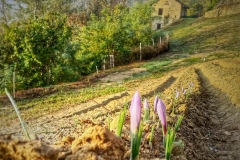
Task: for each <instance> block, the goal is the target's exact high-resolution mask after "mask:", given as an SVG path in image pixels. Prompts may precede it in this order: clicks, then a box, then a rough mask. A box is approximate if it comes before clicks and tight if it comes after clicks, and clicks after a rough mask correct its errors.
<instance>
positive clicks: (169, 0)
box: [152, 0, 189, 30]
mask: <svg viewBox="0 0 240 160" xmlns="http://www.w3.org/2000/svg"><path fill="white" fill-rule="evenodd" d="M153 7H154V8H155V11H154V13H153V15H152V16H153V17H154V20H153V22H152V29H153V30H155V29H160V28H162V27H163V26H166V25H168V24H171V23H173V22H174V21H175V20H177V19H180V18H182V17H186V15H187V9H188V8H189V7H188V6H187V5H185V4H184V3H182V2H180V1H179V0H159V1H157V2H156V3H154V4H153Z"/></svg>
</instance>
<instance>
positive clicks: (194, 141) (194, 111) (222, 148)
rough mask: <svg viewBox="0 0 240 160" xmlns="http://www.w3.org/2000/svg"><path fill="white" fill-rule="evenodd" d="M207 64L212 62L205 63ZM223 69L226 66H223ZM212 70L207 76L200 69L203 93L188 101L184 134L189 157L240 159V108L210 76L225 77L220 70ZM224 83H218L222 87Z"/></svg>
mask: <svg viewBox="0 0 240 160" xmlns="http://www.w3.org/2000/svg"><path fill="white" fill-rule="evenodd" d="M203 67H209V65H206V64H204V65H203ZM223 70H225V68H224V69H221V71H223ZM205 71H206V70H205ZM208 71H209V72H208V74H207V75H205V74H203V71H202V70H201V69H196V73H197V74H198V76H199V82H200V84H201V88H200V90H199V91H200V92H199V93H198V94H193V95H192V98H191V100H190V101H189V102H188V107H187V111H186V114H185V115H186V117H185V119H184V121H183V124H182V126H181V127H182V128H181V132H180V137H181V138H182V139H183V141H184V142H185V145H186V148H185V154H186V157H187V159H199V160H200V159H224V160H225V159H229V160H233V159H239V158H240V154H239V153H238V151H239V149H240V144H239V143H238V142H239V140H240V139H239V138H240V136H239V133H240V125H239V122H240V118H239V113H240V110H239V108H238V107H237V106H236V105H235V104H234V103H232V102H231V98H229V97H228V95H227V94H226V93H228V92H227V91H226V92H223V91H222V90H220V89H218V88H216V87H215V84H214V81H211V80H210V78H211V76H209V75H212V76H213V77H214V76H217V77H218V78H220V79H224V77H221V76H222V75H221V74H222V72H220V73H221V74H218V73H219V72H216V70H214V72H212V70H208ZM218 71H219V70H218ZM220 82H221V83H224V81H220ZM220 82H218V83H217V84H218V86H220V84H219V83H220ZM222 85H223V84H222ZM232 85H234V84H232ZM229 87H230V88H231V87H233V86H229Z"/></svg>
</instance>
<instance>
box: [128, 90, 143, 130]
mask: <svg viewBox="0 0 240 160" xmlns="http://www.w3.org/2000/svg"><path fill="white" fill-rule="evenodd" d="M141 106H142V105H141V96H140V94H139V92H138V91H137V92H136V93H135V94H134V96H133V98H132V102H131V106H130V116H131V132H132V133H133V134H137V133H138V128H139V123H140V120H141Z"/></svg>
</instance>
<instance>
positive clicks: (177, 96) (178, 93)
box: [176, 89, 180, 99]
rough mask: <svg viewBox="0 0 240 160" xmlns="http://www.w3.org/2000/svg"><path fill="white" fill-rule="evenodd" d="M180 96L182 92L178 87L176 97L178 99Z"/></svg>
mask: <svg viewBox="0 0 240 160" xmlns="http://www.w3.org/2000/svg"><path fill="white" fill-rule="evenodd" d="M179 96H180V92H179V91H178V90H177V89H176V99H178V98H179Z"/></svg>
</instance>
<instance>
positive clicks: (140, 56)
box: [140, 43, 142, 61]
mask: <svg viewBox="0 0 240 160" xmlns="http://www.w3.org/2000/svg"><path fill="white" fill-rule="evenodd" d="M141 60H142V44H141V43H140V61H141Z"/></svg>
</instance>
